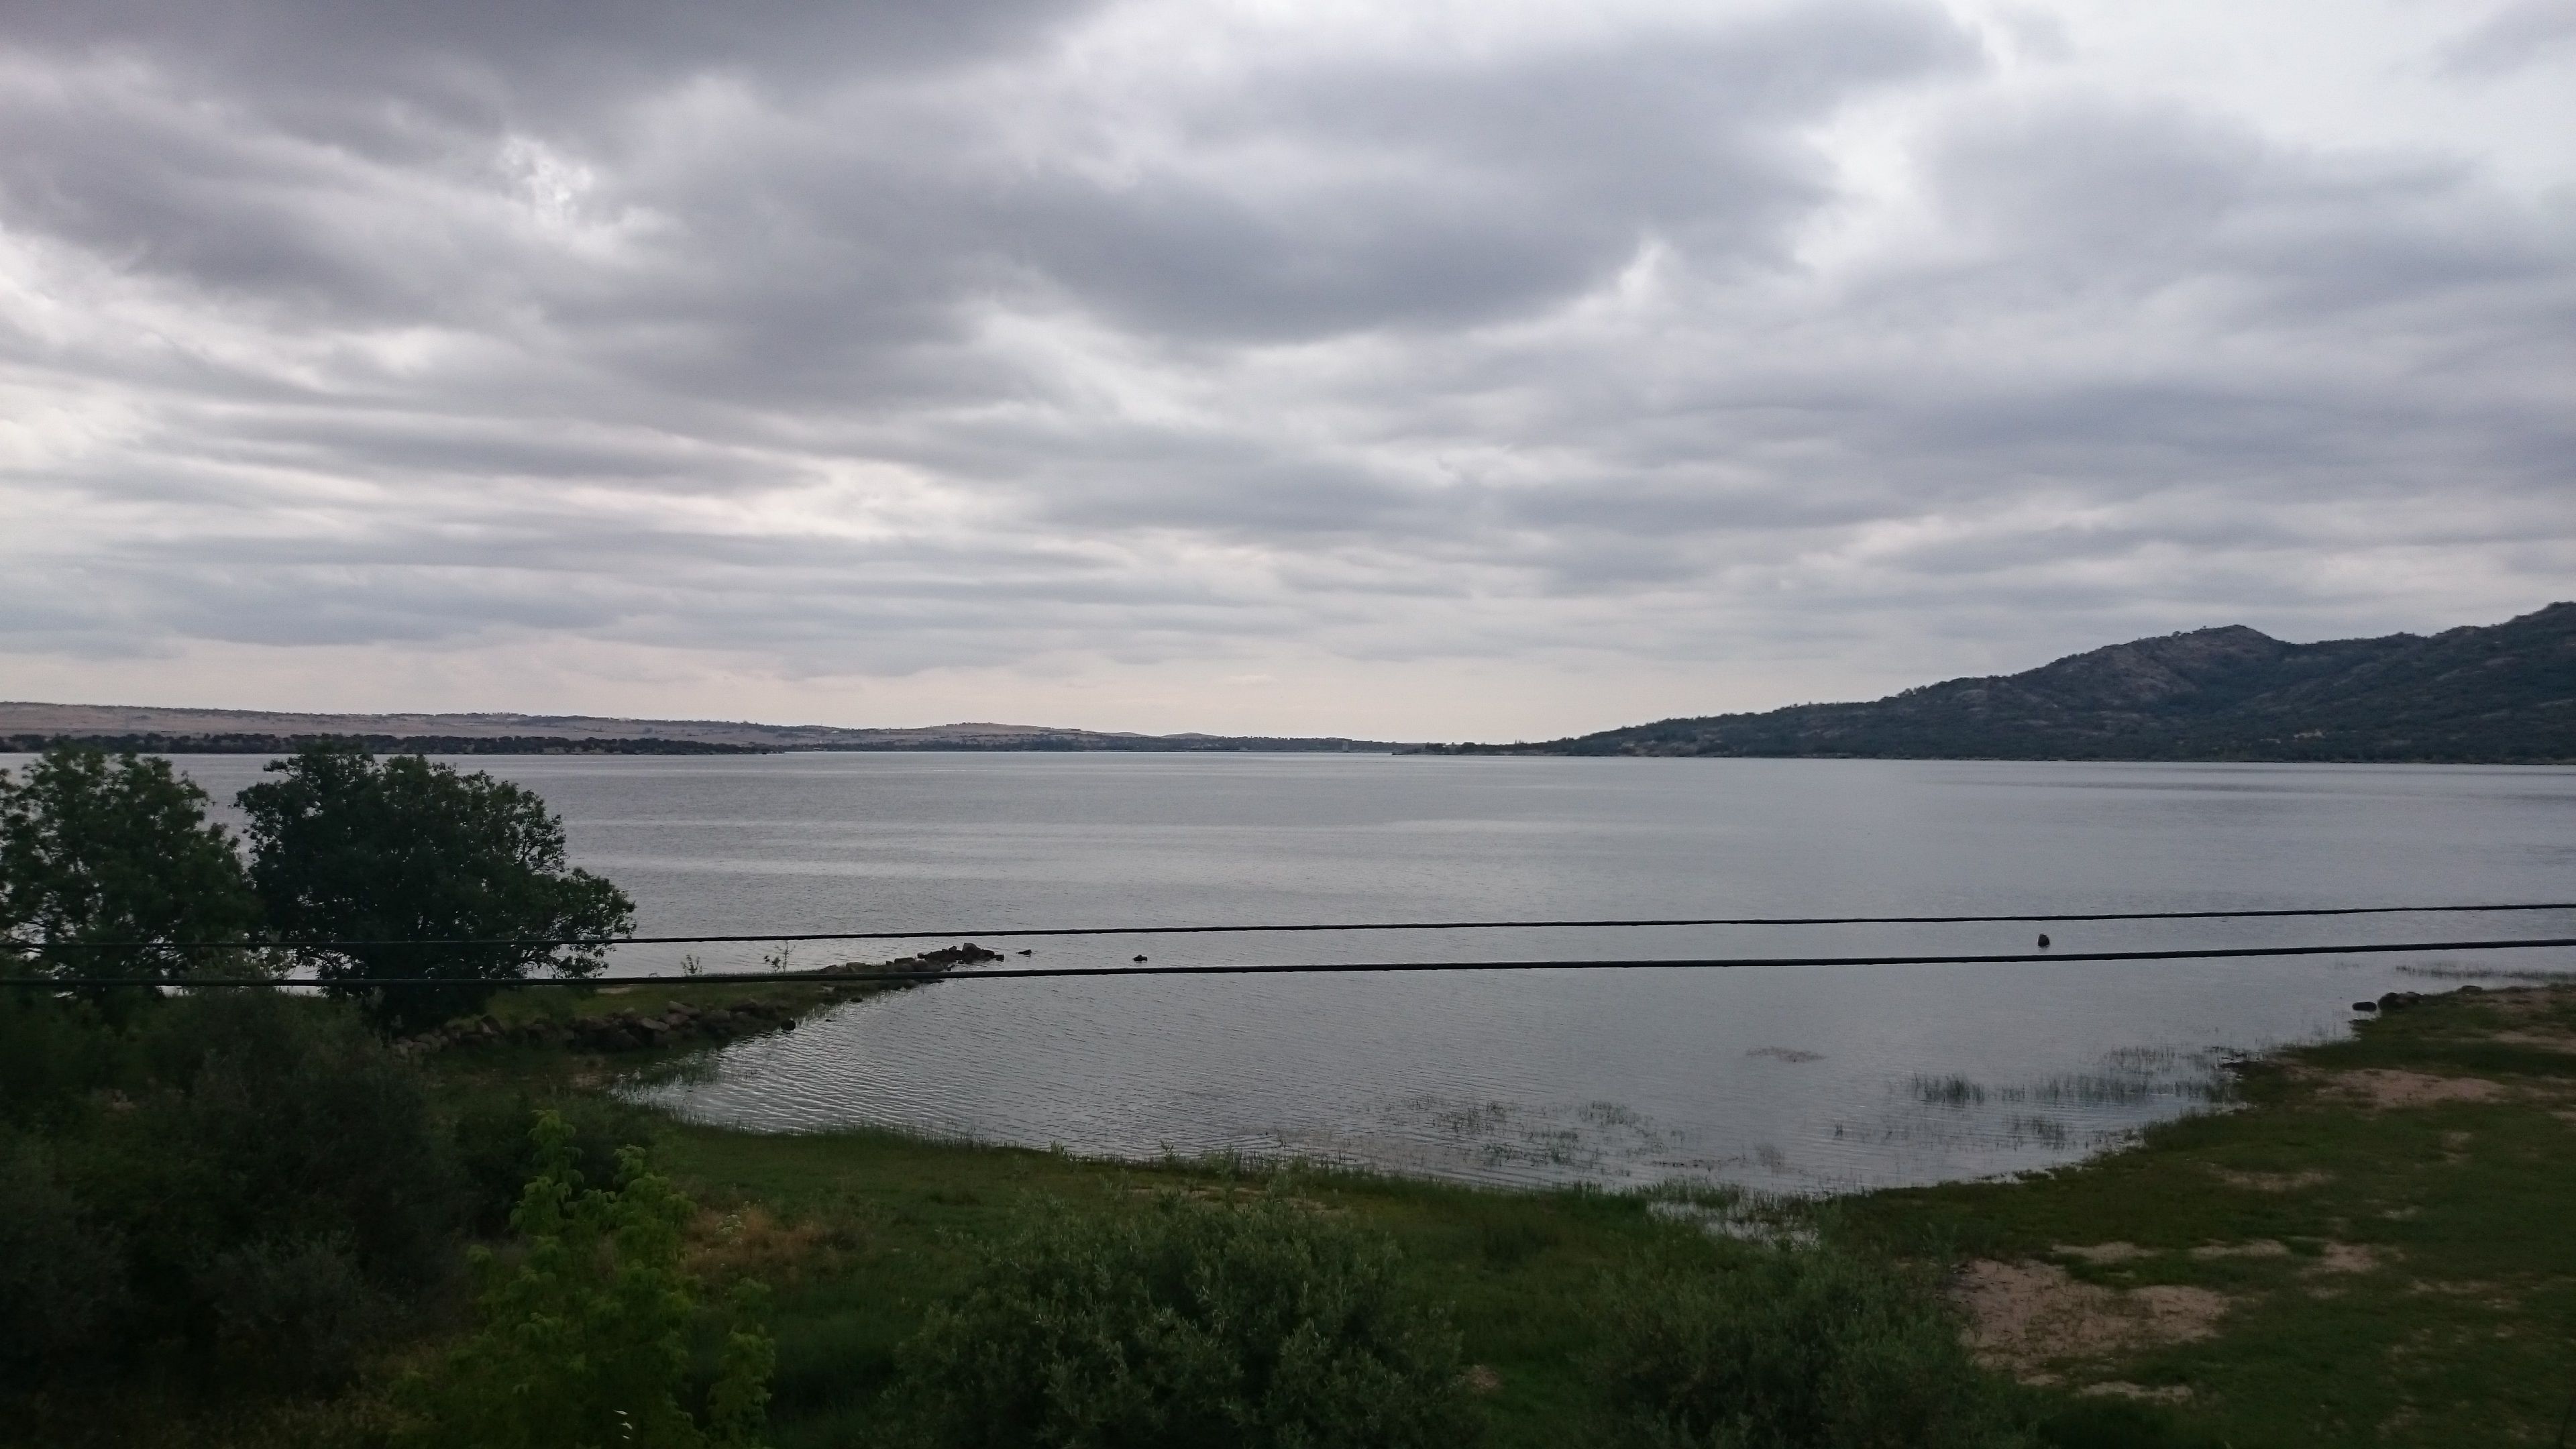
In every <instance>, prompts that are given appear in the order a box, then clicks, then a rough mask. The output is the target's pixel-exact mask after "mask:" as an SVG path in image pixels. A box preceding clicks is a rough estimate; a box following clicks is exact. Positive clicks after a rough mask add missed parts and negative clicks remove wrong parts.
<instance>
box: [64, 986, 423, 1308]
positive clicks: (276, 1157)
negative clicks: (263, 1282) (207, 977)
mask: <svg viewBox="0 0 2576 1449" xmlns="http://www.w3.org/2000/svg"><path fill="white" fill-rule="evenodd" d="M141 1051H142V1052H143V1054H144V1055H145V1057H146V1059H147V1061H148V1062H149V1063H150V1067H151V1071H152V1083H153V1085H152V1086H151V1087H150V1088H148V1089H146V1090H143V1091H142V1092H141V1093H140V1094H139V1095H138V1099H137V1107H136V1110H134V1111H133V1112H132V1113H130V1114H127V1115H126V1116H125V1117H124V1119H123V1120H121V1121H118V1122H115V1123H113V1124H111V1130H110V1134H109V1141H108V1144H107V1145H108V1147H109V1149H110V1150H109V1151H108V1152H107V1153H106V1154H105V1156H104V1157H103V1158H102V1166H101V1177H100V1180H99V1181H97V1182H96V1183H95V1184H94V1188H93V1190H92V1191H91V1192H90V1193H89V1196H90V1197H91V1199H92V1200H93V1201H95V1202H98V1203H99V1204H101V1207H102V1210H104V1211H107V1212H110V1213H111V1214H115V1215H118V1216H119V1218H120V1220H121V1221H122V1222H123V1223H124V1225H125V1227H126V1230H127V1232H128V1234H129V1236H130V1237H132V1238H133V1239H134V1240H135V1243H136V1247H137V1249H138V1252H139V1254H140V1256H141V1258H142V1260H143V1261H142V1262H141V1263H140V1264H139V1265H138V1266H139V1268H140V1269H141V1270H142V1271H144V1272H146V1273H148V1274H152V1275H153V1276H155V1277H159V1278H165V1279H168V1280H173V1281H175V1280H177V1279H179V1278H182V1277H192V1276H193V1275H195V1274H196V1273H197V1272H199V1271H200V1270H202V1269H204V1268H205V1267H207V1266H208V1265H209V1264H211V1263H212V1262H213V1260H214V1259H215V1257H216V1256H217V1255H218V1254H221V1253H224V1252H228V1251H232V1250H234V1249H238V1248H243V1247H247V1246H248V1245H251V1244H254V1243H262V1242H275V1243H284V1242H294V1241H313V1242H319V1241H331V1242H337V1243H340V1244H342V1245H343V1246H344V1247H345V1248H346V1250H347V1251H348V1253H349V1254H350V1255H351V1257H352V1260H353V1261H354V1263H355V1264H356V1267H357V1269H358V1271H359V1272H360V1273H361V1274H362V1275H363V1276H364V1277H365V1278H366V1280H367V1281H368V1282H370V1283H372V1284H375V1285H377V1286H378V1287H380V1288H382V1289H384V1290H385V1291H386V1292H388V1293H390V1294H392V1295H393V1296H395V1297H397V1298H410V1297H413V1296H416V1295H417V1294H418V1293H419V1292H420V1291H421V1290H423V1289H426V1288H428V1287H431V1286H433V1285H434V1284H436V1283H437V1282H439V1281H440V1280H441V1279H443V1278H444V1277H446V1276H447V1275H448V1274H449V1273H451V1272H452V1271H453V1269H454V1266H455V1263H456V1252H455V1247H456V1244H455V1230H456V1226H457V1219H458V1215H459V1209H460V1208H461V1206H462V1199H461V1194H460V1192H459V1189H458V1182H457V1176H456V1171H455V1167H454V1161H453V1157H452V1149H451V1148H450V1145H449V1143H448V1141H447V1139H446V1135H445V1134H444V1133H443V1132H442V1131H441V1130H440V1126H439V1123H438V1120H437V1118H436V1117H435V1116H434V1115H433V1113H432V1111H431V1106H430V1099H429V1094H428V1091H427V1089H426V1087H425V1085H424V1084H423V1083H422V1081H421V1079H420V1075H419V1073H418V1072H417V1071H415V1070H414V1069H413V1068H411V1067H410V1066H408V1065H407V1064H405V1063H404V1062H403V1061H401V1060H400V1059H399V1058H397V1057H396V1056H394V1054H393V1053H392V1052H390V1051H388V1050H387V1049H386V1048H385V1047H384V1045H383V1044H382V1043H381V1042H379V1041H377V1040H376V1039H375V1038H374V1036H373V1035H372V1034H370V1033H369V1032H367V1031H366V1030H365V1029H364V1028H363V1026H361V1025H360V1024H359V1023H358V1022H357V1021H356V1020H354V1019H353V1017H352V1016H351V1014H350V1013H349V1012H348V1011H346V1010H345V1009H340V1008H335V1007H333V1006H332V1005H330V1004H329V1003H326V1002H320V1001H314V1000H310V999H287V998H281V997H278V996H275V995H273V994H271V993H268V992H265V991H239V992H222V993H212V994H209V995H207V996H204V997H200V998H195V999H190V1000H186V1001H177V1002H172V1003H169V1004H168V1006H167V1007H166V1009H163V1010H161V1011H158V1012H155V1013H154V1015H153V1018H152V1020H151V1021H150V1022H149V1023H147V1025H146V1026H145V1028H144V1030H143V1032H142V1041H141Z"/></svg>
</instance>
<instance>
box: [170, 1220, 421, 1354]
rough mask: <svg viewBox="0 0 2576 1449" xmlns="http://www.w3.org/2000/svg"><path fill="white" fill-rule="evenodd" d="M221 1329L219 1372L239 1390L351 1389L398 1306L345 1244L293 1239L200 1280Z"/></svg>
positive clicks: (230, 1261) (260, 1248)
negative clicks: (349, 1383)
mask: <svg viewBox="0 0 2576 1449" xmlns="http://www.w3.org/2000/svg"><path fill="white" fill-rule="evenodd" d="M196 1287H197V1291H198V1293H199V1295H200V1297H202V1298H203V1299H204V1301H205V1303H206V1305H207V1307H208V1309H209V1310H210V1311H211V1313H212V1316H213V1320H214V1329H213V1340H214V1348H215V1361H216V1362H215V1366H216V1369H217V1371H218V1372H220V1373H221V1374H222V1375H223V1376H224V1378H225V1379H226V1381H227V1382H228V1383H229V1384H230V1385H231V1386H233V1387H235V1388H244V1387H253V1386H256V1387H261V1388H268V1389H280V1390H289V1391H293V1390H308V1391H309V1390H314V1389H328V1388H332V1387H335V1386H337V1385H339V1384H342V1383H345V1382H347V1381H348V1379H349V1378H350V1377H351V1375H353V1374H354V1373H355V1372H356V1370H357V1366H358V1358H359V1355H360V1354H362V1353H363V1352H365V1350H366V1349H367V1348H368V1346H369V1345H370V1344H372V1343H373V1342H374V1341H375V1340H376V1338H377V1337H378V1335H379V1334H381V1333H382V1332H383V1331H384V1329H385V1327H386V1325H387V1324H388V1323H389V1322H390V1321H391V1320H392V1318H393V1316H394V1312H395V1306H396V1305H395V1302H394V1300H393V1298H392V1297H391V1295H389V1294H387V1293H386V1292H385V1291H384V1290H383V1289H381V1288H379V1287H377V1286H376V1285H375V1284H374V1283H371V1282H369V1281H368V1278H367V1275H366V1273H365V1271H364V1270H363V1269H361V1268H360V1267H359V1265H358V1257H357V1254H356V1253H355V1252H354V1251H352V1250H351V1249H350V1247H349V1244H348V1242H347V1240H346V1239H345V1238H293V1239H285V1240H271V1241H263V1242H256V1243H250V1244H246V1245H244V1246H242V1247H238V1248H230V1249H226V1250H224V1251H221V1252H218V1253H216V1254H215V1255H214V1257H213V1258H212V1259H211V1260H210V1261H209V1262H208V1263H207V1264H206V1265H205V1266H204V1267H203V1268H202V1269H200V1270H199V1271H198V1273H197V1275H196Z"/></svg>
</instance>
